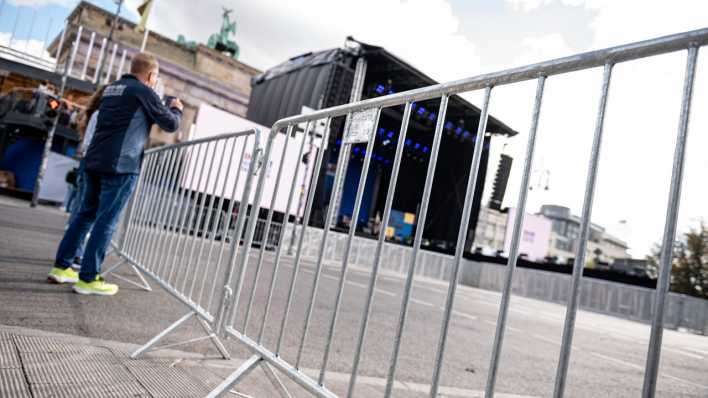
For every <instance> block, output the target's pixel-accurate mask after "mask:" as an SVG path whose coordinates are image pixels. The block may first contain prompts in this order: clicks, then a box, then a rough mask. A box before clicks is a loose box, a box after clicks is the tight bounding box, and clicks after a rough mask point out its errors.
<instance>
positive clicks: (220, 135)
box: [145, 129, 260, 155]
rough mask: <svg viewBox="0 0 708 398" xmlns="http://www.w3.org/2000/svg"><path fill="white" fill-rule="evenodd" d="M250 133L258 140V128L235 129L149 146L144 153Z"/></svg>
mask: <svg viewBox="0 0 708 398" xmlns="http://www.w3.org/2000/svg"><path fill="white" fill-rule="evenodd" d="M250 134H255V135H256V139H257V140H258V139H259V136H260V130H258V129H249V130H244V131H237V132H234V133H224V134H219V135H215V136H213V137H204V138H198V139H196V140H188V141H182V142H178V143H176V144H169V145H163V146H159V147H155V148H150V149H148V150H146V151H145V154H146V155H147V154H150V153H154V152H161V151H167V150H170V149H175V148H179V147H183V146H187V145H196V144H202V143H205V142H210V141H216V140H224V139H229V138H234V137H243V136H247V135H250Z"/></svg>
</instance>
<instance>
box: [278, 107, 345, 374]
mask: <svg viewBox="0 0 708 398" xmlns="http://www.w3.org/2000/svg"><path fill="white" fill-rule="evenodd" d="M350 116H351V115H350ZM346 135H347V130H345V132H344V135H343V139H342V146H341V147H340V152H339V158H338V159H337V166H338V167H337V171H336V172H335V175H334V184H333V185H332V192H331V193H330V199H329V206H328V207H327V215H326V216H325V222H324V229H323V230H322V240H321V242H320V247H319V251H318V257H317V265H316V266H315V273H314V275H313V281H312V283H313V285H312V289H311V291H310V297H309V299H308V305H307V311H306V315H305V323H304V325H303V330H302V335H301V337H300V345H299V348H298V354H297V360H296V361H295V368H296V369H299V367H300V359H301V354H302V347H303V345H304V344H305V336H306V335H307V329H308V327H309V323H310V316H311V315H312V308H313V305H314V301H315V296H316V294H317V287H318V285H319V281H320V274H321V272H322V265H323V260H324V251H325V247H326V245H327V236H328V235H329V230H330V226H331V220H332V217H333V213H334V209H335V206H334V201H335V200H336V197H337V196H336V195H337V189H336V184H337V181H339V178H344V177H343V176H342V174H344V173H346V170H345V168H344V167H341V166H342V164H343V163H344V158H345V157H346V156H349V151H350V149H351V146H350V145H348V144H345V142H344V138H346ZM345 148H346V150H345ZM303 225H305V224H303ZM304 232H305V231H304V230H303V232H302V236H303V237H304V235H305V233H304ZM298 249H299V248H298ZM299 260H300V258H296V263H295V266H294V267H293V276H292V278H291V280H290V282H291V284H290V289H289V294H288V301H287V303H286V305H285V312H284V313H283V320H282V323H281V327H280V334H279V336H278V344H277V350H276V353H278V352H279V351H280V347H281V344H282V340H283V335H284V332H285V325H286V322H287V317H288V315H289V312H290V306H291V304H292V298H293V297H292V293H294V288H295V279H296V276H297V271H299V268H300V267H299V266H300V262H299Z"/></svg>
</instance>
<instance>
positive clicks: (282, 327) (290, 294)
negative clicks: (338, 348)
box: [275, 144, 347, 368]
mask: <svg viewBox="0 0 708 398" xmlns="http://www.w3.org/2000/svg"><path fill="white" fill-rule="evenodd" d="M346 153H347V152H346V151H344V145H343V144H342V146H341V147H340V151H339V157H338V159H337V165H340V163H341V161H342V159H343V158H344V156H345V154H346ZM341 172H342V170H341V167H337V171H336V172H335V175H334V181H337V178H338V177H339V173H341ZM335 194H336V192H335V189H334V186H333V188H332V192H331V193H330V203H331V202H332V200H333V199H334V197H335ZM309 206H310V207H311V206H312V202H311V201H310V204H309ZM333 208H334V206H331V205H330V206H328V208H327V215H326V216H325V219H324V229H323V241H324V240H325V239H326V236H327V233H328V232H329V226H330V223H329V222H330V220H331V219H332V211H333ZM310 210H311V208H310ZM309 215H310V214H306V216H308V217H306V218H307V220H303V223H302V225H303V229H302V232H301V233H300V234H301V235H300V242H299V243H298V249H297V252H296V254H295V260H294V261H295V262H294V264H293V273H292V276H291V277H290V285H289V287H288V298H287V301H286V303H285V310H284V311H283V317H282V318H281V322H280V332H279V333H278V342H277V344H276V350H275V353H276V355H277V354H279V352H280V348H281V346H282V342H283V336H284V333H285V325H286V324H287V321H288V316H289V315H290V307H291V305H292V300H293V295H294V293H295V282H296V280H297V273H298V271H299V270H300V260H301V257H300V255H301V254H302V251H301V249H302V241H303V239H304V237H305V227H306V225H307V222H309ZM306 221H307V222H306ZM322 252H323V249H322V248H321V249H320V259H321V257H322ZM320 266H321V260H318V266H317V270H316V271H315V273H316V274H315V280H317V279H319V271H320ZM312 291H313V292H314V291H315V289H314V288H313V290H312ZM313 294H314V293H313ZM295 367H296V368H297V365H296V366H295Z"/></svg>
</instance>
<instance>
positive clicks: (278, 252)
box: [258, 118, 332, 343]
mask: <svg viewBox="0 0 708 398" xmlns="http://www.w3.org/2000/svg"><path fill="white" fill-rule="evenodd" d="M331 122H332V118H327V121H326V122H325V128H324V134H323V136H322V147H321V148H320V150H319V152H318V153H317V160H316V161H315V168H314V169H313V170H314V171H313V175H312V182H311V183H310V189H309V190H308V192H307V201H306V204H305V211H304V213H303V217H302V229H301V231H300V241H299V244H298V251H297V253H296V255H295V259H294V263H293V274H292V275H293V276H292V278H293V279H294V278H295V276H296V275H297V271H298V266H299V259H300V253H301V252H300V251H301V249H302V242H303V239H304V237H305V230H306V229H307V225H308V224H309V222H310V214H311V213H312V202H313V200H314V197H315V191H316V190H317V181H318V180H319V176H320V173H319V170H320V167H321V166H322V159H323V158H324V153H325V150H324V148H325V145H326V142H327V141H328V140H329V130H330V125H331ZM296 178H297V175H295V176H293V182H292V186H293V187H294V186H295V184H296V183H297V180H296ZM294 192H295V190H294V189H293V188H291V189H290V194H289V195H288V205H287V208H286V210H285V218H283V220H284V221H283V227H282V229H281V234H280V239H279V241H278V247H277V248H276V252H275V260H274V265H273V276H272V277H271V279H270V287H269V288H268V298H267V300H266V305H265V311H264V314H263V320H262V321H261V328H260V330H259V331H258V343H261V342H262V341H263V333H264V332H265V326H266V322H267V321H268V314H269V313H270V306H271V304H272V300H273V292H274V291H275V281H276V278H277V276H278V269H279V267H280V258H281V254H282V248H283V246H284V245H283V243H284V242H285V229H286V226H287V223H288V219H289V217H290V207H291V206H292V200H293V194H294ZM296 211H299V209H298V210H296ZM297 216H298V215H297V213H296V214H295V218H294V220H293V229H294V228H296V227H297ZM294 286H295V282H294V280H291V282H290V288H289V291H292V289H293V287H294ZM286 311H287V310H286Z"/></svg>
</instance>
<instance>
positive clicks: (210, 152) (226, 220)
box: [104, 130, 261, 358]
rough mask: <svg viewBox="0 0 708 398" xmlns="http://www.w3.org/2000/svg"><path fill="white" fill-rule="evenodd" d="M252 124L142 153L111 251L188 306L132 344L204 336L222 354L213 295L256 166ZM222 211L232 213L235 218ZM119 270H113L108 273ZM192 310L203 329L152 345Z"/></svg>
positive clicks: (235, 242)
mask: <svg viewBox="0 0 708 398" xmlns="http://www.w3.org/2000/svg"><path fill="white" fill-rule="evenodd" d="M259 141H260V134H259V132H258V131H257V130H250V131H245V132H239V133H232V134H225V135H220V136H216V137H212V138H205V139H200V140H195V141H188V142H184V143H179V144H174V145H168V146H164V147H160V148H156V149H151V150H148V151H146V152H145V156H144V159H143V168H142V171H141V174H140V176H139V179H138V184H137V187H136V190H135V193H134V194H133V197H132V199H131V202H130V204H129V205H128V208H127V210H126V213H125V215H124V218H123V222H122V223H121V225H122V226H121V230H120V235H119V236H118V238H117V243H116V244H115V246H114V250H115V252H116V254H117V255H118V256H120V257H121V261H120V262H119V263H118V264H116V265H114V266H113V267H111V268H110V269H108V270H106V272H104V274H105V273H109V272H111V273H112V272H114V271H115V270H116V268H118V267H120V266H121V265H124V264H129V265H130V266H131V267H132V268H133V269H134V270H135V271H136V273H137V274H138V276H139V277H140V282H135V281H131V280H129V279H126V278H124V277H122V279H124V280H126V281H128V282H131V283H133V284H135V285H137V286H140V287H144V288H147V289H148V290H149V285H147V282H146V280H145V279H144V278H143V276H142V275H145V276H147V277H148V278H149V279H151V280H153V281H154V282H155V283H156V284H158V285H159V286H161V287H162V288H163V289H165V290H166V291H167V292H168V293H170V294H171V295H172V296H173V297H175V298H176V299H177V300H179V301H180V302H181V303H182V304H184V305H185V306H186V307H187V308H188V310H189V311H188V313H187V314H186V315H185V316H183V317H182V318H180V319H179V320H177V321H176V322H175V323H173V324H172V325H170V326H169V327H168V328H166V329H165V330H164V331H163V332H161V333H159V334H158V335H156V336H155V337H154V338H153V339H151V340H150V341H149V342H148V343H147V344H145V345H144V346H142V347H141V348H140V349H138V350H137V351H135V352H134V353H133V354H132V355H131V357H133V358H135V357H138V356H139V355H141V354H143V353H144V352H146V351H148V350H156V349H162V348H166V347H174V346H177V345H182V344H187V343H193V342H196V341H201V340H205V339H209V340H211V342H212V343H213V344H214V345H215V346H216V348H217V349H218V350H219V352H220V353H221V355H222V356H223V357H224V358H228V357H229V353H228V351H227V350H226V348H225V347H224V345H223V344H222V342H221V341H220V339H219V337H218V336H217V334H216V332H215V330H214V328H215V325H216V321H217V319H218V316H219V314H220V312H219V310H220V309H221V308H222V307H223V306H222V300H223V297H221V296H220V295H217V294H216V293H217V291H219V290H220V289H221V288H222V287H223V286H225V285H228V283H226V282H225V278H226V275H227V273H228V272H230V270H231V269H232V268H233V267H232V264H233V263H234V261H235V259H236V256H237V253H239V252H240V242H241V240H240V239H226V231H229V230H233V232H232V233H233V236H240V235H241V234H242V231H243V228H244V225H245V220H246V218H248V217H247V213H248V211H247V210H248V207H249V201H250V199H251V197H252V195H251V191H252V186H253V183H252V182H253V177H254V175H255V172H256V170H257V168H258V167H259V164H260V163H259V154H260V152H261V151H260V146H259V145H260V143H259ZM226 215H236V216H235V217H231V216H226ZM115 276H118V277H120V275H115ZM192 317H195V318H196V319H197V321H198V322H199V324H200V325H201V326H202V327H203V329H204V331H205V332H206V336H204V337H198V338H195V339H191V340H188V341H185V342H181V343H175V344H168V345H163V346H160V347H157V348H156V347H154V346H155V345H156V343H157V342H158V341H159V340H161V339H162V338H163V337H165V336H166V335H167V334H169V333H170V332H172V331H173V330H175V329H176V328H177V327H178V326H180V325H181V324H183V323H184V322H186V321H187V320H189V319H191V318H192Z"/></svg>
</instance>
